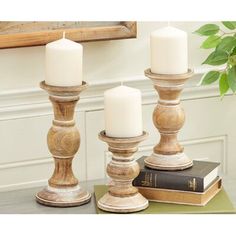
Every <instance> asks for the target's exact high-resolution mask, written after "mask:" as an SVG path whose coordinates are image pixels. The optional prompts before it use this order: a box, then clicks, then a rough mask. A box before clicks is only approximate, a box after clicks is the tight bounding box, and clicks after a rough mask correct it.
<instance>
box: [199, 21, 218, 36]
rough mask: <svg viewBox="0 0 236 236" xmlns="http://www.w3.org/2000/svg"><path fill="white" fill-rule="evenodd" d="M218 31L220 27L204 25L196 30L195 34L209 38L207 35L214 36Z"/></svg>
mask: <svg viewBox="0 0 236 236" xmlns="http://www.w3.org/2000/svg"><path fill="white" fill-rule="evenodd" d="M219 30H220V27H219V26H218V25H215V24H206V25H203V26H202V27H200V28H199V29H198V30H196V31H195V33H197V34H200V35H204V36H209V35H214V34H216V33H218V32H219Z"/></svg>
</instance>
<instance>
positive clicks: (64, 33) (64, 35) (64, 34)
mask: <svg viewBox="0 0 236 236" xmlns="http://www.w3.org/2000/svg"><path fill="white" fill-rule="evenodd" d="M62 37H63V39H64V38H65V37H66V32H65V31H63V35H62Z"/></svg>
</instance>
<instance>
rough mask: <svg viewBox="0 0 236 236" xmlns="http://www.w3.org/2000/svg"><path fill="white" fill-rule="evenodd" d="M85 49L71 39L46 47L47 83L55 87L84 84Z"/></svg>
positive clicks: (55, 42)
mask: <svg viewBox="0 0 236 236" xmlns="http://www.w3.org/2000/svg"><path fill="white" fill-rule="evenodd" d="M82 60H83V47H82V45H81V44H79V43H76V42H73V41H71V40H69V39H65V38H62V39H59V40H57V41H54V42H51V43H48V44H47V45H46V78H45V82H46V84H49V85H54V86H76V85H81V84H82Z"/></svg>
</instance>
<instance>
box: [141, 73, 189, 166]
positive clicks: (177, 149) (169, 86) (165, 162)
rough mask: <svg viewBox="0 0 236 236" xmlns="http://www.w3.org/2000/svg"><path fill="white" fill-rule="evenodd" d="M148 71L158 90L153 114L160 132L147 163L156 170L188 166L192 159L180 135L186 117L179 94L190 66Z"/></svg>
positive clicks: (154, 121) (186, 78)
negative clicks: (182, 69) (171, 70)
mask: <svg viewBox="0 0 236 236" xmlns="http://www.w3.org/2000/svg"><path fill="white" fill-rule="evenodd" d="M145 75H146V76H147V77H148V78H150V79H151V80H152V82H153V85H154V88H155V90H156V91H157V92H158V94H159V99H158V102H157V106H156V107H155V109H154V111H153V117H152V118H153V123H154V125H155V127H156V128H157V129H158V131H159V133H160V140H159V143H158V144H157V145H156V146H155V147H154V148H153V154H152V155H151V156H149V157H147V158H146V159H145V160H144V162H145V165H146V166H147V167H149V168H152V169H157V170H184V169H187V168H189V167H191V166H192V165H193V162H192V160H191V159H190V158H189V157H188V156H186V155H185V153H184V147H182V146H181V144H180V143H179V141H178V138H177V135H178V132H179V130H180V129H181V128H182V126H183V125H184V121H185V114H184V110H183V107H182V106H181V103H180V94H181V92H182V90H183V88H184V84H185V82H186V81H187V80H188V79H189V78H190V77H191V76H192V75H193V71H192V70H191V69H189V70H188V71H187V72H186V73H184V74H176V75H173V74H171V75H168V74H155V73H152V72H151V69H147V70H145Z"/></svg>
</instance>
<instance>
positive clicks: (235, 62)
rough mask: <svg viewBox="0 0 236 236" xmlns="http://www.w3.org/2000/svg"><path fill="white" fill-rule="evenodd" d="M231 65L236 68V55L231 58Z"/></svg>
mask: <svg viewBox="0 0 236 236" xmlns="http://www.w3.org/2000/svg"><path fill="white" fill-rule="evenodd" d="M229 64H230V65H231V66H236V55H233V56H230V57H229Z"/></svg>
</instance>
